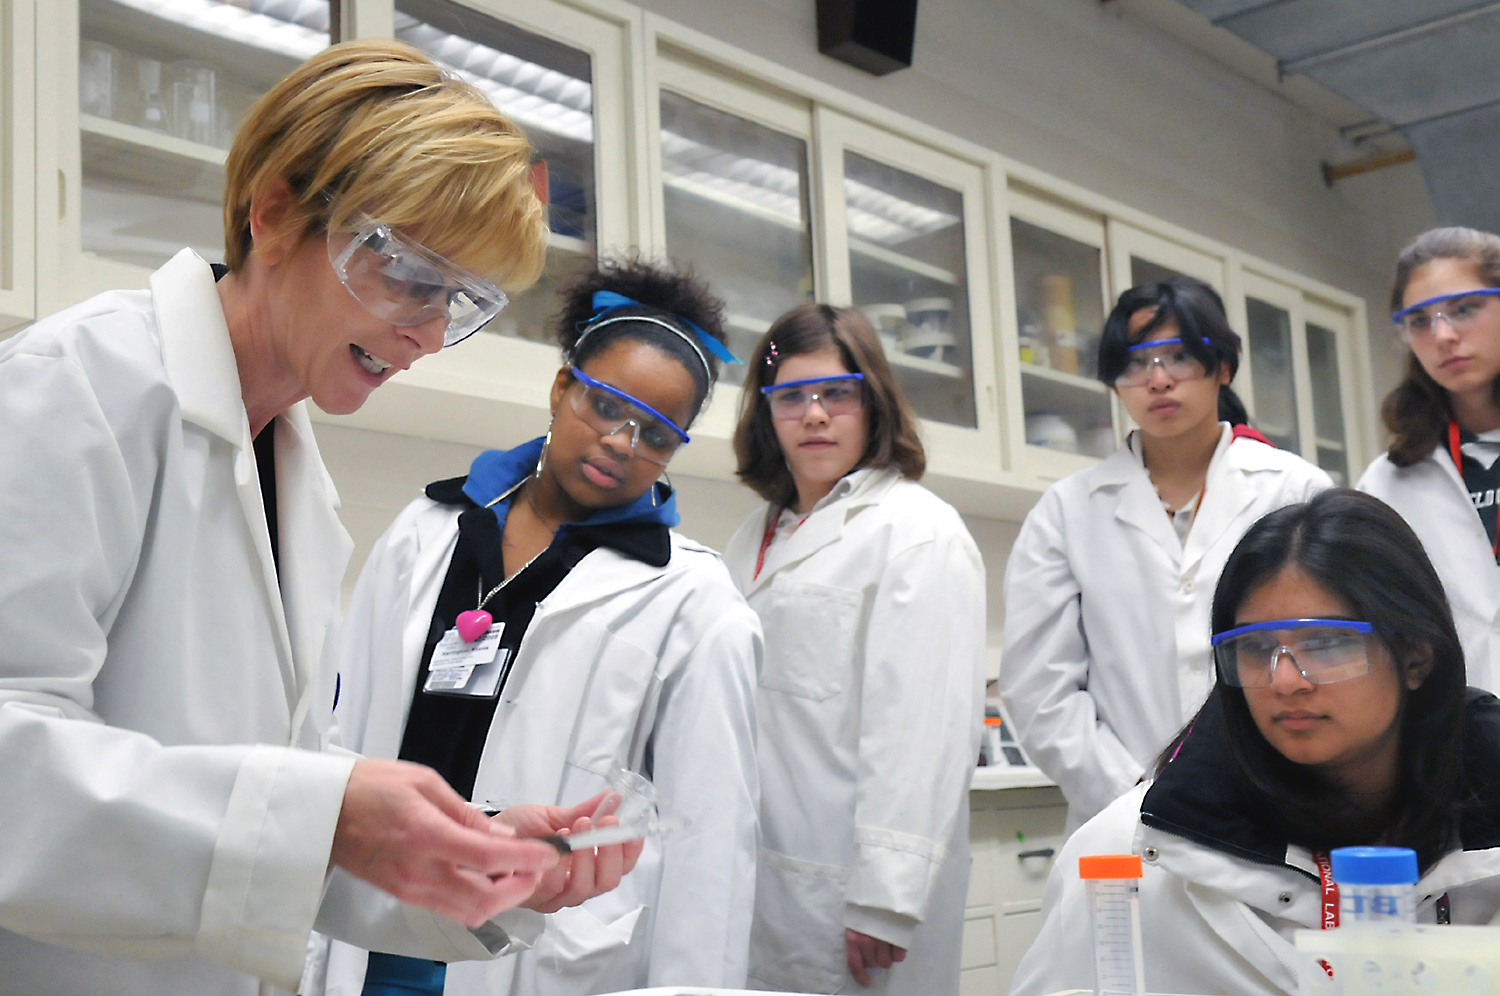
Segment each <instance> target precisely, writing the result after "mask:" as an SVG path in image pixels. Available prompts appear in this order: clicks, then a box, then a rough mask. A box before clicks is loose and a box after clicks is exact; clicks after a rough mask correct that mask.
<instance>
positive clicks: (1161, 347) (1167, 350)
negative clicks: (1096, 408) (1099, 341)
mask: <svg viewBox="0 0 1500 996" xmlns="http://www.w3.org/2000/svg"><path fill="white" fill-rule="evenodd" d="M1203 343H1204V345H1211V343H1209V341H1208V340H1207V339H1204V340H1203ZM1125 352H1126V353H1127V354H1128V357H1129V358H1128V359H1127V360H1126V361H1125V369H1124V370H1122V371H1120V376H1118V377H1116V378H1115V386H1116V387H1140V386H1141V385H1142V384H1147V383H1149V382H1150V381H1151V375H1152V374H1153V373H1155V372H1156V368H1157V367H1161V368H1162V370H1164V371H1165V372H1166V375H1167V376H1168V377H1170V378H1171V379H1172V380H1197V379H1198V378H1199V377H1203V376H1205V375H1206V374H1207V373H1208V369H1207V368H1206V367H1205V366H1204V365H1203V361H1202V360H1200V359H1198V357H1196V356H1194V355H1193V354H1192V353H1191V352H1189V351H1188V350H1187V348H1186V345H1185V343H1184V341H1183V340H1182V339H1148V340H1146V341H1145V342H1138V343H1136V344H1135V345H1134V346H1128V347H1126V349H1125Z"/></svg>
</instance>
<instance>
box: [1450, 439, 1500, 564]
mask: <svg viewBox="0 0 1500 996" xmlns="http://www.w3.org/2000/svg"><path fill="white" fill-rule="evenodd" d="M1448 455H1449V456H1451V457H1453V466H1454V467H1456V468H1457V469H1458V479H1459V480H1460V481H1462V480H1463V479H1464V450H1463V445H1462V442H1461V441H1460V439H1459V428H1458V422H1457V421H1456V420H1454V419H1451V418H1450V419H1449V420H1448ZM1468 489H1469V486H1468V485H1467V484H1465V485H1464V490H1465V491H1467V490H1468ZM1475 512H1476V513H1477V512H1478V509H1475ZM1490 556H1492V557H1494V558H1496V559H1497V560H1500V524H1497V525H1496V526H1495V542H1494V543H1493V544H1492V545H1491V546H1490Z"/></svg>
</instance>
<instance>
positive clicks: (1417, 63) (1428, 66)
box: [1304, 0, 1500, 127]
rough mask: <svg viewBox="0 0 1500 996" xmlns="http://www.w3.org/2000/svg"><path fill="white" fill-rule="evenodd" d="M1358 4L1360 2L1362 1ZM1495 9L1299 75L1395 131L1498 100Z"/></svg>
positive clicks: (1499, 12) (1499, 26)
mask: <svg viewBox="0 0 1500 996" xmlns="http://www.w3.org/2000/svg"><path fill="white" fill-rule="evenodd" d="M1361 2H1362V0H1361ZM1497 52H1500V7H1494V6H1493V5H1492V9H1490V10H1489V11H1487V12H1485V13H1482V14H1478V15H1476V16H1472V17H1466V18H1463V19H1462V20H1461V21H1457V22H1455V23H1453V24H1452V25H1451V26H1449V27H1445V28H1441V29H1438V30H1434V31H1425V32H1421V33H1414V34H1410V35H1408V36H1406V37H1405V38H1403V39H1401V40H1399V41H1393V42H1390V43H1388V44H1384V45H1379V46H1377V47H1373V48H1367V49H1361V50H1358V51H1356V52H1353V53H1351V54H1349V55H1347V56H1342V57H1339V58H1332V59H1329V60H1327V61H1322V62H1318V63H1316V64H1313V65H1309V66H1308V67H1307V68H1306V69H1305V70H1304V71H1305V72H1306V73H1307V75H1308V76H1310V77H1312V78H1313V79H1315V80H1317V81H1318V82H1319V83H1322V84H1323V85H1324V86H1326V87H1328V89H1330V90H1332V91H1334V92H1335V93H1339V94H1343V95H1344V96H1345V97H1348V98H1349V99H1350V100H1353V101H1354V102H1355V103H1357V104H1359V105H1360V106H1362V107H1364V108H1366V109H1367V110H1369V111H1371V112H1373V113H1374V114H1376V115H1378V116H1379V117H1381V118H1383V119H1385V120H1386V121H1388V122H1390V123H1391V124H1393V125H1396V126H1397V127H1402V126H1405V125H1408V124H1413V123H1416V122H1419V121H1425V120H1427V119H1429V118H1434V117H1438V116H1441V115H1445V114H1454V113H1458V112H1460V111H1465V110H1468V109H1470V108H1474V107H1480V106H1483V105H1486V104H1489V103H1491V102H1492V101H1494V100H1496V99H1500V68H1497V67H1500V60H1497V56H1496V53H1497Z"/></svg>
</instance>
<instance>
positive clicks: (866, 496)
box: [745, 467, 901, 598]
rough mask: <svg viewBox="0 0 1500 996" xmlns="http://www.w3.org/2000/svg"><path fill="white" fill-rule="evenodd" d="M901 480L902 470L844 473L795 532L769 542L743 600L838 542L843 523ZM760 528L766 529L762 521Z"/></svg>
mask: <svg viewBox="0 0 1500 996" xmlns="http://www.w3.org/2000/svg"><path fill="white" fill-rule="evenodd" d="M900 480H901V471H900V470H899V469H897V468H895V467H865V468H862V469H860V470H855V471H852V472H850V473H849V474H846V475H845V476H844V477H843V478H842V479H841V480H840V481H839V482H838V483H837V484H835V485H834V486H833V490H832V491H830V492H829V493H828V494H827V495H825V496H824V497H823V499H822V500H821V501H819V502H818V503H817V504H816V505H814V506H813V510H812V511H811V512H809V513H808V516H807V518H806V519H805V520H804V521H803V522H802V524H801V525H800V526H798V527H797V529H796V531H795V532H793V533H792V534H791V535H790V536H786V537H783V538H781V539H780V540H778V541H777V542H774V543H772V544H771V546H770V548H769V549H767V550H766V560H765V563H764V564H763V565H762V567H761V571H760V575H759V576H758V577H756V578H754V579H752V580H751V582H750V587H749V590H747V591H746V592H745V597H747V598H748V597H749V596H750V595H751V594H753V593H754V592H756V591H757V590H759V589H760V588H761V587H763V586H764V585H766V584H769V583H770V581H771V579H772V578H773V577H775V576H776V573H777V572H778V571H781V570H783V569H785V568H787V567H789V566H791V565H792V564H795V563H798V562H800V561H803V560H806V559H807V558H808V557H810V556H812V555H813V554H814V553H817V552H818V551H819V550H821V549H823V547H825V546H828V545H829V544H830V543H833V542H835V541H836V540H838V538H839V537H840V536H842V535H843V533H844V524H845V523H847V522H848V521H849V520H850V519H851V518H853V517H854V516H855V515H857V514H859V512H860V510H862V509H865V508H868V507H870V506H871V505H878V504H879V503H880V502H881V500H882V499H884V498H885V496H886V495H887V494H889V493H890V490H891V489H892V488H893V487H895V486H896V482H898V481H900ZM780 511H781V510H780V509H779V508H777V507H775V506H771V507H770V508H768V509H767V510H766V514H767V515H777V514H779V513H780ZM761 528H762V529H764V528H765V523H764V522H762V524H761ZM757 545H758V544H757Z"/></svg>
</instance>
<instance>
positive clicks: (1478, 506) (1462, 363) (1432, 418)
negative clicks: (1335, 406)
mask: <svg viewBox="0 0 1500 996" xmlns="http://www.w3.org/2000/svg"><path fill="white" fill-rule="evenodd" d="M1497 295H1500V236H1496V235H1493V234H1491V233H1489V232H1479V231H1475V230H1474V229H1472V228H1437V229H1433V230H1432V231H1430V232H1426V233H1424V234H1423V235H1421V236H1419V237H1418V238H1417V239H1416V240H1415V241H1414V242H1412V244H1411V245H1409V246H1407V247H1406V248H1405V249H1404V250H1402V252H1401V256H1400V258H1399V259H1398V260H1397V261H1396V280H1395V285H1394V286H1393V287H1392V289H1391V313H1392V316H1393V317H1394V320H1395V324H1396V329H1397V332H1398V334H1399V335H1400V336H1401V338H1402V339H1403V340H1404V341H1405V342H1406V343H1407V345H1408V347H1409V349H1410V352H1409V353H1408V354H1407V367H1406V377H1405V378H1404V379H1403V380H1402V381H1401V383H1400V384H1398V385H1396V388H1395V390H1393V391H1391V393H1390V394H1389V395H1388V396H1387V397H1386V399H1385V404H1384V405H1383V406H1382V407H1381V415H1382V416H1383V417H1384V419H1385V426H1386V428H1387V429H1388V430H1390V433H1391V435H1392V436H1393V437H1394V439H1393V440H1392V443H1391V448H1390V449H1389V450H1388V451H1387V452H1385V453H1383V454H1381V455H1380V456H1379V457H1377V458H1376V459H1375V461H1374V462H1373V463H1372V464H1370V467H1369V469H1368V470H1366V471H1365V473H1364V476H1362V477H1361V478H1360V479H1359V484H1358V485H1357V486H1358V488H1359V489H1360V490H1361V491H1368V492H1369V493H1370V494H1372V495H1375V496H1376V497H1377V498H1380V499H1381V500H1382V501H1384V502H1386V503H1387V504H1389V505H1390V506H1391V507H1392V508H1394V509H1395V510H1396V511H1398V512H1400V513H1401V515H1402V516H1403V517H1404V518H1405V519H1406V521H1407V522H1408V523H1410V524H1411V527H1412V528H1413V529H1415V530H1416V532H1417V535H1418V536H1420V537H1421V538H1422V545H1423V546H1425V547H1426V548H1427V555H1428V556H1429V557H1431V558H1432V563H1433V566H1435V567H1436V568H1437V572H1438V576H1439V577H1441V578H1442V579H1443V587H1444V588H1445V589H1446V590H1447V592H1448V601H1449V603H1450V604H1452V606H1453V621H1454V622H1455V623H1457V624H1458V633H1459V636H1461V637H1462V638H1463V641H1464V657H1465V659H1466V660H1467V661H1468V665H1469V683H1470V684H1472V685H1477V686H1479V687H1481V688H1489V689H1492V690H1493V689H1496V688H1500V568H1497V567H1496V560H1497V550H1500V542H1497V539H1496V537H1497V533H1496V528H1495V512H1496V508H1497V507H1500V506H1497V504H1496V495H1497V494H1500V300H1497V297H1496V296H1497Z"/></svg>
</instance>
